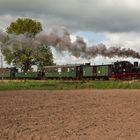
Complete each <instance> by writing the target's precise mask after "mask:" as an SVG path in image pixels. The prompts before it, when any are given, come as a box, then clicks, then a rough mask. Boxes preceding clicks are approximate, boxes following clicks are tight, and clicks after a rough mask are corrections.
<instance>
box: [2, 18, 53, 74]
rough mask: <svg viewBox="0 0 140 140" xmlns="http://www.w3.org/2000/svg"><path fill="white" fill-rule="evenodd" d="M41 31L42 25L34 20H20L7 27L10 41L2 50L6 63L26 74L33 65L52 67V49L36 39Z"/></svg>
mask: <svg viewBox="0 0 140 140" xmlns="http://www.w3.org/2000/svg"><path fill="white" fill-rule="evenodd" d="M41 31H42V26H41V23H40V22H37V21H35V20H32V19H28V18H26V19H21V18H19V19H17V20H16V21H15V22H12V23H11V24H10V26H9V27H7V33H8V40H7V41H6V43H5V45H4V46H5V47H3V48H2V53H3V55H4V56H5V61H6V62H7V63H8V64H11V63H12V64H13V65H14V66H17V67H20V68H21V69H22V70H23V71H25V72H26V71H28V70H30V69H31V67H32V65H37V66H38V67H42V66H44V65H52V64H53V55H52V52H51V50H50V48H49V47H48V46H47V45H46V44H42V43H41V42H39V41H38V40H36V38H35V36H36V35H37V34H38V33H39V32H41Z"/></svg>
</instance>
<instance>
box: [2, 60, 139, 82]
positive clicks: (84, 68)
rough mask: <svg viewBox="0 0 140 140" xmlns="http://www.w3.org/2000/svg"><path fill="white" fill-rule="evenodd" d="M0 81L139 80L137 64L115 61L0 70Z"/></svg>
mask: <svg viewBox="0 0 140 140" xmlns="http://www.w3.org/2000/svg"><path fill="white" fill-rule="evenodd" d="M0 78H1V79H38V80H41V79H68V80H69V79H75V80H83V79H92V80H96V79H98V80H100V79H102V80H109V79H112V78H113V79H115V80H132V79H140V66H139V64H138V62H134V63H133V64H132V63H131V62H129V61H117V62H114V63H113V64H106V65H90V63H86V64H76V65H55V66H44V67H43V69H42V70H41V71H37V72H33V71H29V72H19V71H18V69H17V68H0Z"/></svg>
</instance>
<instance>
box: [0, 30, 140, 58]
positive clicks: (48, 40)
mask: <svg viewBox="0 0 140 140" xmlns="http://www.w3.org/2000/svg"><path fill="white" fill-rule="evenodd" d="M42 44H46V45H48V46H51V47H54V48H55V49H56V50H57V51H59V52H65V51H68V52H70V53H71V54H72V55H73V56H75V57H82V58H85V59H91V58H95V57H97V56H98V55H101V56H104V57H109V58H113V57H133V58H138V59H140V54H139V53H138V52H136V51H134V50H133V49H130V48H128V49H126V48H121V47H107V46H106V45H104V44H98V45H94V46H90V47H89V46H87V44H86V42H85V41H84V39H83V38H81V37H77V38H76V40H75V41H74V42H72V41H71V38H70V33H69V32H68V30H67V29H66V28H64V27H53V28H51V29H49V30H48V32H47V33H45V32H42V33H40V34H38V35H36V36H35V38H29V37H28V36H27V35H26V34H24V35H13V34H12V35H8V36H7V34H6V33H4V32H2V31H0V46H1V48H6V47H8V48H9V49H12V47H15V46H18V47H20V48H21V49H24V47H27V48H31V49H35V50H36V51H37V49H38V48H40V46H41V45H42Z"/></svg>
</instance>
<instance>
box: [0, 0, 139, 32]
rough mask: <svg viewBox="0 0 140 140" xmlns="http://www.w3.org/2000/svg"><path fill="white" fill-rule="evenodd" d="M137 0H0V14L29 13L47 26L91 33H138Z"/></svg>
mask: <svg viewBox="0 0 140 140" xmlns="http://www.w3.org/2000/svg"><path fill="white" fill-rule="evenodd" d="M139 3H140V2H139V1H138V0H133V2H131V3H130V0H125V1H118V0H113V1H112V0H39V1H38V0H28V1H27V0H0V16H4V15H11V16H13V17H18V16H21V17H22V16H29V17H33V18H34V17H35V18H38V19H41V20H42V21H43V23H44V24H47V26H51V25H62V26H66V27H68V28H69V29H70V30H86V31H87V30H88V31H94V32H131V31H134V32H139V31H140V28H139V25H140V18H139V14H140V4H139Z"/></svg>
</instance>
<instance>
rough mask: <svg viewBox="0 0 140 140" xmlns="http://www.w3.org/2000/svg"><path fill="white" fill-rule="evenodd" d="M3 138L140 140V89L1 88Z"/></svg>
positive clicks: (2, 139)
mask: <svg viewBox="0 0 140 140" xmlns="http://www.w3.org/2000/svg"><path fill="white" fill-rule="evenodd" d="M0 140H140V90H70V91H4V92H2V91H1V92H0Z"/></svg>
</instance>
